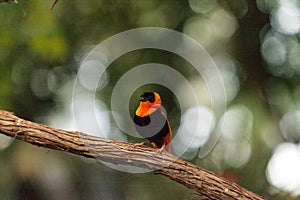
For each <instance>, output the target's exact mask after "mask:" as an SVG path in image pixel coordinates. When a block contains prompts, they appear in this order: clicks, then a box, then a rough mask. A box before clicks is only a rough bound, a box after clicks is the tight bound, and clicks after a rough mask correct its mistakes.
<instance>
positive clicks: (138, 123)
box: [134, 109, 170, 147]
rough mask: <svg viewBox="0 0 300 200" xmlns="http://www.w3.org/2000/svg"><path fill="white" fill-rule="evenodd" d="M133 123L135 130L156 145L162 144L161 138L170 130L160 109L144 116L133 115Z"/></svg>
mask: <svg viewBox="0 0 300 200" xmlns="http://www.w3.org/2000/svg"><path fill="white" fill-rule="evenodd" d="M134 123H135V128H136V130H137V132H138V133H139V134H140V135H141V136H142V137H144V138H146V139H148V140H149V141H150V142H154V143H155V144H156V145H157V146H158V147H161V146H162V145H163V144H164V140H163V139H164V137H166V136H167V134H168V133H169V132H170V130H169V126H168V122H167V119H166V117H165V115H163V114H162V112H161V110H160V109H157V110H156V111H155V112H153V113H152V114H150V115H147V116H144V117H140V116H137V115H135V116H134Z"/></svg>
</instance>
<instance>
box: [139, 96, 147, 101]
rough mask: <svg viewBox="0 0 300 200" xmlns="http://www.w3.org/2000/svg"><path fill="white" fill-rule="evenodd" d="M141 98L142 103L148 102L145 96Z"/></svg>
mask: <svg viewBox="0 0 300 200" xmlns="http://www.w3.org/2000/svg"><path fill="white" fill-rule="evenodd" d="M140 97H141V98H140V100H139V101H142V102H145V101H147V98H145V97H144V96H140Z"/></svg>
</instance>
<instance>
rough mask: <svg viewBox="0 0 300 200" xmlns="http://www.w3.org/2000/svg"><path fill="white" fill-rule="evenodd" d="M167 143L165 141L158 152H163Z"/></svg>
mask: <svg viewBox="0 0 300 200" xmlns="http://www.w3.org/2000/svg"><path fill="white" fill-rule="evenodd" d="M165 147H166V144H165V143H164V144H163V145H162V146H161V147H160V148H158V149H157V150H156V151H157V153H162V152H163V151H164V150H165Z"/></svg>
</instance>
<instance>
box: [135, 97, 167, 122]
mask: <svg viewBox="0 0 300 200" xmlns="http://www.w3.org/2000/svg"><path fill="white" fill-rule="evenodd" d="M140 97H141V99H140V105H139V107H138V108H137V110H136V115H138V116H140V117H144V116H146V115H149V114H151V113H153V112H155V111H156V110H157V109H158V108H159V107H160V106H161V98H160V96H159V94H158V93H156V92H144V93H143V94H142V95H141V96H140Z"/></svg>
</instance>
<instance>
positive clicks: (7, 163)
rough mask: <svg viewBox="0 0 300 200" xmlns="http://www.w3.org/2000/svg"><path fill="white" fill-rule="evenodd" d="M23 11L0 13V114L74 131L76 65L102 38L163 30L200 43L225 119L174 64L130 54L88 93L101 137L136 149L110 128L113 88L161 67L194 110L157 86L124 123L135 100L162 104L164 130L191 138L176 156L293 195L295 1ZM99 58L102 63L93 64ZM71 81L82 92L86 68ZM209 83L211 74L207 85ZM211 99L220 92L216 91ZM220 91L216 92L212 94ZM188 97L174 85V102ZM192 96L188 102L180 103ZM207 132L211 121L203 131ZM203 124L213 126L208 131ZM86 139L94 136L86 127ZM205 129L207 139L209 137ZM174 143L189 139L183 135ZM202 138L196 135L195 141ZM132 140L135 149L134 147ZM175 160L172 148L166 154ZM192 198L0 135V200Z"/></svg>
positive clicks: (33, 5)
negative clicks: (213, 70)
mask: <svg viewBox="0 0 300 200" xmlns="http://www.w3.org/2000/svg"><path fill="white" fill-rule="evenodd" d="M52 3H53V2H52V1H40V0H27V1H24V0H20V1H19V2H18V3H17V4H16V3H14V2H13V1H12V2H9V3H1V4H0V108H1V109H6V110H9V111H12V112H14V113H16V114H17V115H18V116H20V117H23V118H25V119H28V120H33V121H35V122H40V123H44V124H47V125H50V126H53V127H57V128H63V129H66V130H76V124H74V120H73V114H72V91H73V85H74V80H75V78H76V76H77V72H78V69H79V66H80V63H81V62H82V60H83V59H84V58H85V56H86V55H87V53H88V52H89V51H90V50H91V49H92V48H94V47H95V45H97V44H99V43H100V42H102V41H103V40H105V39H107V38H109V37H110V36H112V35H114V34H117V33H120V32H122V31H125V30H129V29H132V28H137V27H148V26H151V27H152V26H154V27H164V28H169V29H173V30H176V31H179V32H182V33H184V34H186V35H188V36H190V37H192V38H194V39H195V40H196V41H198V42H199V43H200V44H201V45H202V46H203V47H204V48H205V49H206V50H207V52H208V53H209V54H210V56H211V57H212V59H213V60H214V62H215V63H216V65H217V66H218V68H219V70H220V72H221V74H222V78H223V80H224V83H225V89H226V95H227V101H226V106H227V109H226V112H225V113H221V116H219V117H217V116H215V113H214V112H213V111H212V110H211V108H210V99H209V94H208V93H207V91H206V86H205V83H204V81H203V80H202V79H201V78H198V77H199V76H195V70H194V69H193V67H192V66H190V65H189V64H188V63H187V62H186V61H184V60H183V59H182V58H180V57H178V56H176V55H174V54H171V53H169V52H164V51H161V50H149V49H147V50H138V51H134V52H131V53H129V54H127V55H124V56H122V57H120V58H119V59H117V60H116V61H115V62H113V63H112V64H111V66H109V68H108V69H107V70H106V72H105V76H104V77H103V78H101V83H99V87H98V88H97V94H96V97H97V101H96V103H97V105H96V109H97V113H96V114H97V115H99V116H98V117H99V119H100V120H99V121H100V122H99V123H103V124H104V125H105V126H106V128H105V130H106V131H105V137H108V138H112V139H119V140H124V141H130V142H135V141H136V139H135V138H133V137H130V136H128V135H126V134H125V133H122V131H120V130H119V129H118V127H117V126H116V124H115V123H114V122H113V118H112V113H111V108H110V106H111V104H110V101H111V94H112V90H113V88H114V85H115V84H116V82H117V81H118V80H119V78H120V77H121V76H122V74H124V73H126V72H127V71H128V70H130V69H131V68H132V67H134V66H137V65H140V64H144V63H149V62H155V63H162V64H165V65H168V66H171V67H173V68H174V69H176V70H178V71H179V72H180V73H181V74H182V75H184V76H185V77H186V78H187V79H188V80H189V81H190V83H191V84H192V85H193V87H194V88H196V90H197V91H198V93H197V95H198V97H199V99H200V102H201V106H200V107H191V108H186V110H183V111H182V113H183V115H182V116H181V115H180V114H179V113H180V108H179V105H178V99H176V96H175V95H174V94H173V93H172V91H169V90H168V88H164V87H161V86H158V85H155V84H154V85H146V86H143V87H141V88H139V89H138V90H137V91H135V92H134V95H133V96H132V98H131V99H132V103H131V104H130V105H124V106H128V109H129V110H130V113H133V111H134V109H135V107H136V104H135V102H136V100H137V96H138V94H139V93H140V92H141V91H144V90H156V91H158V92H160V93H161V95H162V98H163V101H164V105H165V108H166V110H167V112H168V117H169V119H170V121H171V125H172V128H173V129H174V133H175V134H176V130H178V127H179V125H182V126H185V127H189V126H190V124H192V123H193V114H194V111H195V109H196V110H198V111H199V112H201V113H202V115H201V124H202V127H205V128H204V129H205V130H204V131H202V132H201V131H200V132H199V135H198V136H199V137H197V138H196V140H195V142H194V143H193V145H192V146H191V148H190V149H189V150H188V151H187V153H186V154H184V155H183V156H182V157H183V158H184V159H186V160H189V161H191V162H192V163H194V164H197V165H199V166H202V167H205V168H207V169H208V170H211V171H213V172H215V173H218V174H221V175H223V176H224V177H226V178H228V179H231V180H233V181H235V182H237V183H238V184H240V185H242V186H243V187H245V188H247V189H249V190H251V191H253V192H256V193H258V194H260V195H262V196H264V197H265V198H267V199H275V200H276V199H299V198H300V197H298V196H299V195H300V145H299V140H300V126H299V124H300V41H299V40H300V34H299V31H300V2H299V1H297V0H256V1H254V0H189V1H188V0H185V1H181V0H178V1H174V0H166V1H160V0H153V1H146V0H144V1H134V0H127V1H117V0H114V1H110V0H86V1H81V0H72V1H71V0H60V1H59V2H58V3H57V5H56V6H55V7H54V9H53V10H52V11H51V10H50V7H51V4H52ZM100 56H101V55H100ZM89 69H90V70H86V71H82V72H80V74H79V79H78V80H79V81H80V84H82V87H83V88H84V87H85V88H86V90H89V81H88V80H89V79H90V78H93V66H90V68H89ZM213 77H214V75H212V78H213ZM216 89H218V88H216ZM219 89H220V88H219ZM184 91H185V88H183V87H180V86H178V92H179V93H180V92H182V93H184ZM85 95H89V94H85V93H83V94H82V96H81V97H80V98H79V99H78V101H81V103H82V108H83V109H81V110H80V112H79V113H80V118H81V119H82V120H83V121H84V120H85V121H86V122H88V119H85V109H84V106H85V97H86V96H85ZM188 99H189V97H187V100H188ZM223 115H226V120H225V122H224V127H223V128H222V131H221V133H222V135H221V137H220V139H219V141H218V143H217V144H216V146H215V148H214V149H213V151H211V152H210V153H209V154H208V155H207V156H206V157H204V158H202V157H201V156H199V149H201V146H202V144H203V143H205V141H206V140H207V135H205V134H208V133H210V132H212V131H213V129H216V128H217V127H218V124H220V123H221V122H223V121H222V119H223V117H222V116H223ZM212 121H213V122H212ZM207 123H212V124H209V125H208V124H207ZM87 126H88V128H89V130H90V133H91V134H97V133H95V132H96V130H95V131H93V126H91V125H87ZM207 129H211V130H209V131H207ZM185 131H186V132H187V135H186V137H182V138H181V140H179V141H181V142H182V144H180V143H179V144H178V143H177V144H176V145H177V147H178V148H180V145H183V144H184V142H186V140H188V139H189V135H188V134H189V133H188V128H186V130H185ZM201 134H204V135H201ZM137 141H140V140H137ZM174 148H175V149H176V147H174ZM194 197H195V195H194V192H193V191H191V190H188V189H186V188H185V187H183V186H181V185H180V184H177V183H175V182H173V181H170V180H168V179H167V178H165V177H160V176H154V175H153V174H152V173H142V174H132V173H125V172H120V171H117V170H114V169H112V168H110V167H107V166H106V165H103V164H102V163H100V162H97V161H94V160H92V159H85V158H81V157H78V156H74V155H70V154H66V153H61V152H57V151H52V150H48V149H42V148H38V147H34V146H32V145H29V144H25V143H22V142H19V141H15V140H13V139H10V138H8V137H6V136H3V135H0V199H184V198H194Z"/></svg>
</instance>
